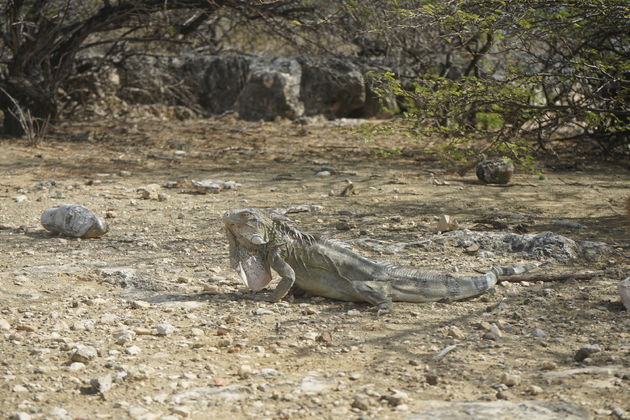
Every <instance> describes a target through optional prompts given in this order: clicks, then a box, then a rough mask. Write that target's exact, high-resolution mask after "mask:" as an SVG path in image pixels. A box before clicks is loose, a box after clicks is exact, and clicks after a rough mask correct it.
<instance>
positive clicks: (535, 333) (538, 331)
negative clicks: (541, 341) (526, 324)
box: [532, 328, 547, 338]
mask: <svg viewBox="0 0 630 420" xmlns="http://www.w3.org/2000/svg"><path fill="white" fill-rule="evenodd" d="M532 336H533V337H536V338H542V337H546V336H547V333H546V332H544V331H543V330H541V329H540V328H536V329H534V331H532Z"/></svg>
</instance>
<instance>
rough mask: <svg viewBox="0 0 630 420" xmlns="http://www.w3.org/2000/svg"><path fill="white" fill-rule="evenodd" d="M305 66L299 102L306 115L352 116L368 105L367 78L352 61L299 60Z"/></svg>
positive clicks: (326, 59)
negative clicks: (366, 103) (366, 95)
mask: <svg viewBox="0 0 630 420" xmlns="http://www.w3.org/2000/svg"><path fill="white" fill-rule="evenodd" d="M297 60H298V61H299V63H300V64H301V65H302V80H301V84H300V99H301V100H302V102H303V103H304V113H305V115H307V116H311V115H324V116H326V117H328V118H343V117H348V116H351V115H352V113H353V112H356V111H357V110H359V109H361V108H362V107H363V106H364V104H365V78H364V77H363V74H362V73H361V71H360V70H359V68H358V67H357V66H356V65H354V64H353V63H351V62H350V61H344V60H340V59H337V58H306V57H298V58H297Z"/></svg>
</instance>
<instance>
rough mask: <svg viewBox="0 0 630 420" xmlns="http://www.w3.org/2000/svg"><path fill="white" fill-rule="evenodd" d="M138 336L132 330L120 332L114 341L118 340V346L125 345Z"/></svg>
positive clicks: (115, 335) (115, 334)
mask: <svg viewBox="0 0 630 420" xmlns="http://www.w3.org/2000/svg"><path fill="white" fill-rule="evenodd" d="M135 336H136V333H135V332H134V331H131V330H119V331H116V332H115V333H114V339H115V340H116V344H125V343H129V342H131V341H133V338H134V337H135Z"/></svg>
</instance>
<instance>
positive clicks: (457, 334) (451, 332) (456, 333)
mask: <svg viewBox="0 0 630 420" xmlns="http://www.w3.org/2000/svg"><path fill="white" fill-rule="evenodd" d="M447 335H448V336H449V337H453V338H457V339H458V340H463V339H465V338H466V334H464V332H463V331H462V330H461V329H459V328H458V327H456V326H454V325H453V326H451V327H450V328H449V329H448V333H447Z"/></svg>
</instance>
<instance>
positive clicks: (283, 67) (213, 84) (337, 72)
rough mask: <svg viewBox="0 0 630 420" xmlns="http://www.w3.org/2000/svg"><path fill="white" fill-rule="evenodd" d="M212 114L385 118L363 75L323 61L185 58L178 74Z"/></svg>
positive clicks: (349, 65)
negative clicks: (235, 113) (227, 112)
mask: <svg viewBox="0 0 630 420" xmlns="http://www.w3.org/2000/svg"><path fill="white" fill-rule="evenodd" d="M174 71H178V72H179V73H180V77H182V79H183V80H184V82H185V83H186V84H188V85H190V86H191V88H189V89H191V90H193V91H195V92H196V95H197V98H198V99H197V100H198V103H199V105H200V106H201V107H202V108H203V109H204V110H205V111H206V112H207V113H208V114H210V115H217V114H222V113H224V112H226V111H238V113H239V116H240V117H241V118H243V119H246V120H273V119H275V118H277V117H281V118H288V119H297V118H300V117H302V116H314V115H323V116H325V117H327V118H330V119H334V118H344V117H363V118H370V117H375V116H376V117H385V116H387V115H386V114H384V113H383V112H382V108H381V106H380V104H379V103H378V98H377V97H376V95H375V93H374V91H373V90H371V89H370V86H369V83H368V82H366V77H365V76H364V72H363V71H362V70H361V69H360V68H359V67H358V66H357V65H355V64H353V63H352V62H350V61H345V60H341V59H337V58H322V57H317V58H314V57H250V56H240V55H239V56H187V57H186V58H185V59H184V60H182V64H181V67H180V68H179V69H177V70H174Z"/></svg>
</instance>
